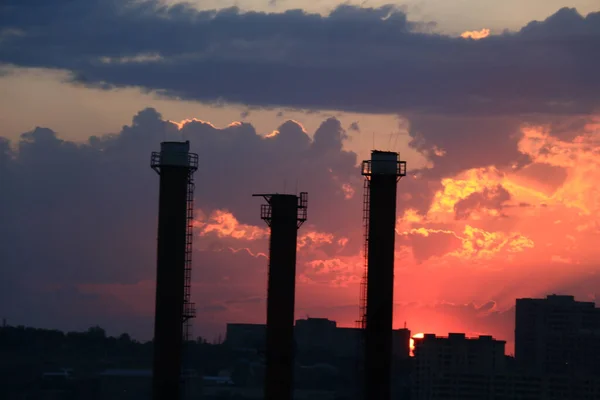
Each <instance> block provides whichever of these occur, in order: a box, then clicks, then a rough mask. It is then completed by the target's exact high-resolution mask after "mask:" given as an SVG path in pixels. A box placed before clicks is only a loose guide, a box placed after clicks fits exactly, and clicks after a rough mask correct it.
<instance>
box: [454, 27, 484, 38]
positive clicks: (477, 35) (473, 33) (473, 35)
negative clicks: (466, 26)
mask: <svg viewBox="0 0 600 400" xmlns="http://www.w3.org/2000/svg"><path fill="white" fill-rule="evenodd" d="M488 36H490V30H489V29H487V28H483V29H481V30H478V31H466V32H463V33H461V34H460V37H461V38H463V39H473V40H479V39H485V38H486V37H488Z"/></svg>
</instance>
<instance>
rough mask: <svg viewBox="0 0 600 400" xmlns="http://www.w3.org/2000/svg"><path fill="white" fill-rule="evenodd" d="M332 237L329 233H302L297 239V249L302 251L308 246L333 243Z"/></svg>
mask: <svg viewBox="0 0 600 400" xmlns="http://www.w3.org/2000/svg"><path fill="white" fill-rule="evenodd" d="M333 239H334V236H333V235H332V234H331V233H322V232H316V231H310V232H306V233H303V234H302V235H300V236H299V237H298V244H297V248H298V249H302V248H305V247H308V246H311V245H313V246H320V245H323V244H331V243H333Z"/></svg>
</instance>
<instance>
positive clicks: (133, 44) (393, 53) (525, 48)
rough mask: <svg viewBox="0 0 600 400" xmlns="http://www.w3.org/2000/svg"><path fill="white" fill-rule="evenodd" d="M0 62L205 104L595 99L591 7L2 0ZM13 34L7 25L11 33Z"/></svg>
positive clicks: (504, 106)
mask: <svg viewBox="0 0 600 400" xmlns="http://www.w3.org/2000/svg"><path fill="white" fill-rule="evenodd" d="M0 15H1V17H0V27H1V29H2V32H4V35H3V39H2V41H1V42H0V54H1V55H0V61H3V62H5V63H11V64H15V65H18V66H34V67H49V68H62V69H66V70H69V71H71V72H73V79H74V80H75V81H77V82H81V83H85V84H89V85H94V86H99V87H106V88H108V87H112V86H139V87H142V88H144V89H149V90H157V91H159V92H160V93H162V94H165V95H171V96H175V97H179V98H187V99H195V100H200V101H206V102H216V101H218V102H221V101H228V102H239V103H244V104H251V105H256V106H273V105H276V106H286V107H299V108H307V109H338V110H346V111H363V112H407V111H411V112H415V111H418V112H427V113H431V112H438V113H479V114H490V113H492V114H497V113H513V112H515V111H518V112H520V113H523V112H548V113H562V114H564V113H569V114H570V113H581V112H587V111H589V110H591V109H593V108H594V107H597V106H598V105H600V101H599V98H598V96H597V93H598V90H599V89H600V77H599V74H598V73H597V71H598V70H599V69H600V56H598V52H597V49H598V48H600V22H599V21H600V13H592V14H589V15H588V16H586V17H583V16H581V15H579V14H578V13H577V12H576V11H575V10H574V9H562V10H560V11H559V12H557V13H556V14H555V15H553V16H551V17H550V18H548V19H547V20H546V21H542V22H532V23H530V24H528V25H527V26H526V27H524V28H523V29H522V30H521V31H520V32H516V33H506V34H503V35H500V36H492V37H489V38H486V39H483V40H479V41H474V40H470V39H468V40H467V39H462V38H452V37H448V36H444V35H439V34H426V33H420V32H424V31H426V30H427V29H428V28H429V25H428V24H425V23H420V22H411V21H409V20H408V19H407V16H406V14H405V13H404V12H402V11H400V10H399V9H398V8H396V7H394V6H383V7H380V8H359V7H354V6H350V5H341V6H339V7H337V8H336V9H334V10H333V11H332V12H331V13H330V14H329V15H328V16H321V15H317V14H308V13H306V12H304V11H301V10H292V11H287V12H284V13H262V12H247V13H242V12H240V11H239V10H238V9H237V8H229V9H223V10H219V11H197V10H194V9H192V8H191V7H190V6H187V5H185V4H179V5H176V6H172V7H165V6H161V5H160V4H159V2H158V1H157V0H154V1H144V2H134V1H131V0H130V1H116V0H110V1H105V0H102V1H100V0H61V1H57V2H42V1H39V0H9V1H8V2H7V1H5V2H3V4H2V5H1V6H0ZM10 32H12V34H9V33H10Z"/></svg>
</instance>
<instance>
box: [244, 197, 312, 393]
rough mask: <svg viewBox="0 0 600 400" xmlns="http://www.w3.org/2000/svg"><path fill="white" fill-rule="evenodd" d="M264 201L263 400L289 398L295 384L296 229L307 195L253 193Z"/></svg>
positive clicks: (300, 222)
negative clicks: (266, 237)
mask: <svg viewBox="0 0 600 400" xmlns="http://www.w3.org/2000/svg"><path fill="white" fill-rule="evenodd" d="M254 196H261V197H264V198H265V200H266V201H267V204H263V205H262V206H261V209H260V214H261V218H262V219H263V220H264V221H265V222H266V223H267V225H269V226H270V227H271V238H270V241H269V278H268V289H267V335H266V336H267V346H266V373H265V389H264V390H265V396H264V398H265V400H291V399H292V398H293V383H294V300H295V291H296V290H295V289H296V242H297V237H298V228H300V226H301V225H302V224H303V223H304V221H306V217H307V205H308V202H307V200H308V194H307V193H306V192H302V193H300V196H296V195H292V194H255V195H254Z"/></svg>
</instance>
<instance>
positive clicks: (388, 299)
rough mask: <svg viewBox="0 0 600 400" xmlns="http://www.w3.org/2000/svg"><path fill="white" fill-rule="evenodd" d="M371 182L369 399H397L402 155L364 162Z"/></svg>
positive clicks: (367, 335)
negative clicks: (395, 333)
mask: <svg viewBox="0 0 600 400" xmlns="http://www.w3.org/2000/svg"><path fill="white" fill-rule="evenodd" d="M362 175H364V176H365V178H366V180H367V181H366V185H365V190H366V191H367V192H366V195H365V206H366V207H368V209H366V210H365V216H368V220H367V221H366V222H367V224H368V225H367V234H368V235H367V246H366V248H367V255H366V256H367V288H366V289H367V293H366V315H365V317H364V321H365V326H364V328H365V331H364V334H365V337H364V339H365V366H364V373H365V375H364V377H365V381H364V398H365V399H367V400H389V399H390V397H391V367H392V351H393V350H392V320H393V302H394V244H395V239H396V186H397V182H398V180H399V179H400V178H401V177H403V176H405V175H406V162H404V161H399V156H398V153H393V152H387V151H376V150H374V151H373V152H372V153H371V160H367V161H363V164H362Z"/></svg>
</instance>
